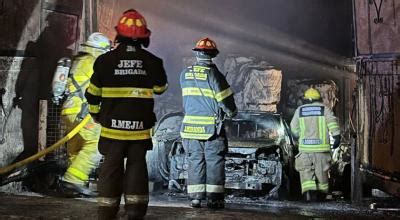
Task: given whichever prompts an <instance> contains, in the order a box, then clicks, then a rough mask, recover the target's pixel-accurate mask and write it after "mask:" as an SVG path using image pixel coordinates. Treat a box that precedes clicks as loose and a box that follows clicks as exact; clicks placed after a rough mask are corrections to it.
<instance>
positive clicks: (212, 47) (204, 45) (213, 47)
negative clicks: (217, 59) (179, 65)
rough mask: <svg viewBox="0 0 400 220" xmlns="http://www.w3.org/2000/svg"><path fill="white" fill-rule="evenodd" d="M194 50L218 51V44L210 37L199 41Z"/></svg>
mask: <svg viewBox="0 0 400 220" xmlns="http://www.w3.org/2000/svg"><path fill="white" fill-rule="evenodd" d="M193 50H194V51H216V52H218V49H217V44H216V43H215V42H214V41H213V40H211V39H210V38H208V37H206V38H203V39H201V40H199V41H197V43H196V46H195V47H194V48H193Z"/></svg>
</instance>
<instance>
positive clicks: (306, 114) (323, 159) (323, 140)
mask: <svg viewBox="0 0 400 220" xmlns="http://www.w3.org/2000/svg"><path fill="white" fill-rule="evenodd" d="M304 99H305V101H306V102H308V104H305V105H302V106H300V107H298V108H297V110H296V112H295V114H294V116H293V119H292V121H291V123H290V127H291V130H292V133H293V134H294V136H296V137H299V154H298V155H297V156H296V160H295V168H296V170H297V171H299V173H300V181H301V189H302V193H303V194H304V196H305V200H306V201H315V200H324V199H325V197H326V193H327V192H328V190H329V185H328V171H329V168H330V162H331V153H330V150H331V147H330V141H329V140H330V138H329V136H330V135H331V136H332V137H333V139H334V140H335V142H334V144H333V148H337V147H338V146H339V144H340V127H339V124H338V121H337V119H336V117H335V116H334V115H333V112H332V110H331V109H329V108H328V107H326V106H325V105H324V104H323V103H322V102H321V94H320V93H319V91H318V90H316V89H314V88H310V89H308V90H307V91H306V92H305V94H304Z"/></svg>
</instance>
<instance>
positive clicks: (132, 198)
mask: <svg viewBox="0 0 400 220" xmlns="http://www.w3.org/2000/svg"><path fill="white" fill-rule="evenodd" d="M148 203H149V195H125V204H148Z"/></svg>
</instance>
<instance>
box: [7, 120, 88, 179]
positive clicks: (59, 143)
mask: <svg viewBox="0 0 400 220" xmlns="http://www.w3.org/2000/svg"><path fill="white" fill-rule="evenodd" d="M89 120H90V114H88V115H86V117H85V118H84V119H83V120H82V121H81V122H80V123H79V124H78V125H77V126H76V127H75V128H74V129H72V131H70V132H69V133H68V134H67V135H65V136H64V137H63V138H61V139H60V140H58V141H57V142H56V143H55V144H53V145H51V146H50V147H48V148H46V149H44V150H42V151H39V152H38V153H36V154H34V155H32V156H30V157H28V158H26V159H24V160H21V161H18V162H16V163H14V164H11V165H8V166H6V167H0V175H2V174H7V173H9V172H10V171H12V170H14V169H17V168H19V167H22V166H24V165H27V164H29V163H31V162H33V161H35V160H37V159H39V158H41V157H43V156H45V155H46V154H48V153H50V152H52V151H54V150H56V149H58V148H60V147H61V146H62V145H63V144H65V143H66V142H67V141H69V140H70V139H71V138H72V137H74V136H75V135H76V134H77V133H78V132H79V131H80V130H81V129H82V128H83V127H84V126H85V125H86V124H87V123H88V121H89Z"/></svg>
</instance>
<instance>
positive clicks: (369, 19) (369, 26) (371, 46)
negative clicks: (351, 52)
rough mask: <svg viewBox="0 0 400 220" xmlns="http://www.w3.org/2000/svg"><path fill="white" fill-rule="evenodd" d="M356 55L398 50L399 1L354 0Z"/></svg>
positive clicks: (399, 49)
mask: <svg viewBox="0 0 400 220" xmlns="http://www.w3.org/2000/svg"><path fill="white" fill-rule="evenodd" d="M354 2H355V13H354V14H355V24H356V34H357V53H358V55H369V54H388V53H399V52H400V38H399V35H400V29H399V22H400V13H399V12H400V2H399V1H395V0H387V1H378V0H369V1H364V0H355V1H354Z"/></svg>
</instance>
